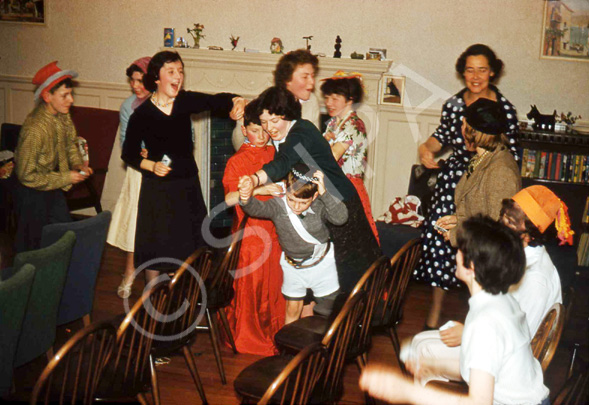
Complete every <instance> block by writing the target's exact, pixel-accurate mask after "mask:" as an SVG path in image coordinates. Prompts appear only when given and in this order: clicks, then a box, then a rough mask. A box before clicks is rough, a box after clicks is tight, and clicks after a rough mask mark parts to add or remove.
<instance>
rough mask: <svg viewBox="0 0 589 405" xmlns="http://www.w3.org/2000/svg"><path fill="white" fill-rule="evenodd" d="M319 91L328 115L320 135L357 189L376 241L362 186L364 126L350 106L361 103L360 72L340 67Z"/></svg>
mask: <svg viewBox="0 0 589 405" xmlns="http://www.w3.org/2000/svg"><path fill="white" fill-rule="evenodd" d="M321 93H322V94H323V98H324V100H325V106H326V107H327V113H328V114H329V116H330V117H331V119H330V120H329V121H327V129H326V130H325V133H324V134H323V137H324V138H325V139H327V141H328V142H329V144H330V145H331V152H332V153H333V157H334V158H335V160H337V163H338V164H339V166H340V167H341V168H342V170H343V171H344V174H345V175H346V176H347V177H348V178H349V179H350V181H351V182H352V184H353V185H354V187H355V188H356V191H357V192H358V196H360V200H361V201H362V206H363V207H364V212H365V213H366V218H367V219H368V222H369V223H370V227H371V228H372V232H373V233H374V237H375V238H376V240H377V241H378V231H377V230H376V223H375V222H374V217H373V216H372V209H371V207H370V199H369V197H368V192H367V191H366V187H364V170H366V159H367V148H368V140H367V139H366V126H365V125H364V121H362V119H360V117H359V116H358V114H356V111H354V109H353V108H352V104H356V103H360V102H362V98H363V96H364V89H363V88H362V75H360V73H350V74H346V73H345V72H343V71H341V70H339V71H337V72H336V73H335V75H333V76H332V77H330V78H329V79H324V83H323V84H322V85H321Z"/></svg>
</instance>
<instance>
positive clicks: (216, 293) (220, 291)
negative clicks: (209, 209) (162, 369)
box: [198, 216, 248, 384]
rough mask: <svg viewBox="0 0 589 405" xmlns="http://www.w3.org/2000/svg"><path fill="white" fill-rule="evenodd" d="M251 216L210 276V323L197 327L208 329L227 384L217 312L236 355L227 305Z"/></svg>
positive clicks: (207, 312) (208, 302) (207, 315)
mask: <svg viewBox="0 0 589 405" xmlns="http://www.w3.org/2000/svg"><path fill="white" fill-rule="evenodd" d="M247 219H248V217H247V216H245V217H244V218H243V220H242V221H241V223H240V224H239V227H238V228H237V231H236V232H235V233H233V235H231V244H230V245H229V248H228V249H227V251H226V252H225V254H224V256H223V259H222V260H221V261H220V263H219V265H218V266H216V267H215V270H214V271H213V272H212V274H211V277H209V279H208V280H207V301H206V305H205V307H206V309H205V311H206V312H205V313H206V317H207V325H206V326H199V327H198V329H204V330H208V332H209V336H210V338H211V343H212V345H213V352H214V353H215V360H216V361H217V368H218V369H219V375H220V376H221V382H222V383H223V384H227V379H226V378H225V370H224V368H223V359H222V358H221V348H220V345H219V338H220V335H219V324H218V322H217V314H218V315H219V318H220V319H221V323H222V324H223V329H224V331H225V334H226V336H227V338H228V340H229V343H230V344H231V348H232V349H233V353H235V354H237V348H236V347H235V340H234V339H233V334H232V333H231V329H230V328H229V322H228V321H227V315H226V313H225V307H227V306H228V305H229V304H231V301H232V300H233V297H234V295H235V290H234V289H233V280H234V278H233V272H234V271H235V270H237V262H238V260H239V252H240V250H241V242H242V240H243V233H244V228H245V224H246V222H247Z"/></svg>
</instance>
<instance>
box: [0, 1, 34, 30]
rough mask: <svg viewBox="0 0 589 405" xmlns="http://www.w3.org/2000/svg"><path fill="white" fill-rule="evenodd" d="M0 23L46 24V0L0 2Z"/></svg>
mask: <svg viewBox="0 0 589 405" xmlns="http://www.w3.org/2000/svg"><path fill="white" fill-rule="evenodd" d="M0 22H12V23H25V24H45V0H0Z"/></svg>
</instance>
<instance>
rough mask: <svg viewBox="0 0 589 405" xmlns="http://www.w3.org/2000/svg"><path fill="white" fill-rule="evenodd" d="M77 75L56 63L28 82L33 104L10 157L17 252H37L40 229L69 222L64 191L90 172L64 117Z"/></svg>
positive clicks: (83, 178) (69, 125)
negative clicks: (12, 161) (14, 180)
mask: <svg viewBox="0 0 589 405" xmlns="http://www.w3.org/2000/svg"><path fill="white" fill-rule="evenodd" d="M77 76H78V74H77V73H76V72H74V71H72V70H61V69H60V68H59V67H57V61H56V62H51V63H50V64H48V65H46V66H44V67H43V68H41V70H39V71H38V72H37V74H36V75H35V77H34V78H33V84H35V85H36V86H37V89H36V91H35V103H36V104H37V106H36V107H35V109H34V110H33V111H32V112H31V113H30V114H29V115H28V116H27V118H26V120H25V122H24V124H23V126H22V128H21V131H20V135H19V139H18V145H17V148H16V153H15V162H16V168H15V169H16V170H15V172H16V176H17V178H18V184H17V186H16V189H15V195H16V211H17V215H18V225H17V233H16V241H15V248H16V252H22V251H26V250H32V249H38V248H39V247H40V241H41V231H42V229H43V226H45V225H47V224H50V223H59V222H68V221H71V217H70V214H69V210H68V207H67V204H66V200H65V196H64V194H63V191H67V190H69V189H70V188H71V187H72V185H73V184H76V183H80V182H82V181H84V180H86V179H87V178H88V176H89V175H91V174H92V173H93V171H92V169H91V168H90V167H87V166H84V164H83V161H82V157H81V155H80V152H79V150H78V147H77V146H76V144H75V140H76V137H77V134H76V129H75V128H74V124H73V122H72V119H71V117H70V115H69V111H70V107H71V106H72V104H73V102H74V98H73V95H72V87H73V82H72V79H73V78H75V77H77ZM62 190H63V191H62Z"/></svg>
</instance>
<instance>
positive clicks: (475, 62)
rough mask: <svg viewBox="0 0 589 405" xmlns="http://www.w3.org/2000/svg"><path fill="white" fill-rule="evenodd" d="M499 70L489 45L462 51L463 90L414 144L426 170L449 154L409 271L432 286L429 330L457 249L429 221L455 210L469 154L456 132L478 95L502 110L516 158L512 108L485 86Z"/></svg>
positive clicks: (452, 279)
mask: <svg viewBox="0 0 589 405" xmlns="http://www.w3.org/2000/svg"><path fill="white" fill-rule="evenodd" d="M502 68H503V62H502V61H501V60H500V59H498V58H497V56H496V55H495V53H494V52H493V50H492V49H491V48H489V47H488V46H486V45H481V44H476V45H472V46H470V47H469V48H468V49H466V51H464V52H463V53H462V55H460V57H459V58H458V60H457V61H456V71H457V72H458V73H459V74H460V75H461V76H462V77H463V79H464V82H465V84H466V88H465V89H462V90H461V91H459V92H458V93H457V94H456V95H454V96H453V97H451V98H450V99H448V100H447V101H446V102H445V103H444V106H443V107H442V117H441V119H440V125H439V126H438V128H437V129H436V131H435V132H434V133H433V135H432V136H430V137H429V139H428V140H427V141H426V142H424V143H423V144H421V145H420V146H419V157H420V160H421V163H423V165H424V166H426V167H427V168H430V169H431V168H437V167H438V164H437V163H436V161H435V160H434V156H435V154H436V153H438V152H440V151H441V150H442V149H443V148H445V147H450V148H452V154H451V155H450V157H449V158H448V159H447V160H446V162H445V164H444V166H443V168H442V170H441V171H440V174H439V175H438V180H437V183H436V188H435V191H434V196H433V197H432V205H431V209H430V213H429V217H428V218H426V219H425V221H424V230H423V233H422V242H423V246H422V249H423V250H422V254H421V259H420V262H419V266H418V267H417V269H416V270H415V271H414V273H413V276H414V278H415V279H417V280H423V281H425V282H427V283H429V284H431V286H432V287H433V290H432V305H431V308H430V312H429V314H428V317H427V319H426V322H425V326H426V328H428V329H433V328H437V327H438V326H439V325H438V324H439V318H440V313H441V310H442V302H443V298H444V290H448V289H449V288H451V287H454V286H456V285H457V284H458V280H456V277H455V276H454V272H455V269H456V250H455V249H454V248H452V246H450V244H449V243H448V242H446V241H445V240H444V237H443V236H442V235H440V234H439V233H438V232H437V231H436V230H435V229H434V223H435V222H436V220H438V218H440V217H443V216H445V215H450V214H453V213H455V211H456V207H455V205H454V190H455V188H456V184H458V181H459V180H460V178H461V177H462V175H463V174H464V172H465V170H466V167H467V165H468V162H469V161H470V159H471V158H472V156H473V154H472V153H471V152H468V151H467V150H466V148H465V145H464V140H463V138H462V133H461V128H462V119H463V115H464V109H465V108H466V107H467V106H469V105H470V104H472V103H474V102H475V101H476V100H478V99H479V98H488V99H490V100H493V101H497V102H498V103H499V104H500V105H501V107H502V108H503V109H504V110H505V114H506V117H507V127H508V129H507V132H506V134H505V135H506V136H507V138H508V139H509V145H510V150H511V152H512V153H513V155H514V157H516V159H517V155H516V150H515V138H516V135H517V130H518V126H517V125H518V123H517V113H516V111H515V107H514V106H513V105H512V104H511V103H510V102H509V101H508V100H507V99H506V98H505V97H504V96H503V95H502V94H501V93H500V92H499V90H498V89H497V88H496V87H495V86H493V85H492V84H490V82H492V81H494V80H496V79H497V78H498V77H499V76H500V74H501V70H502Z"/></svg>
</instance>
